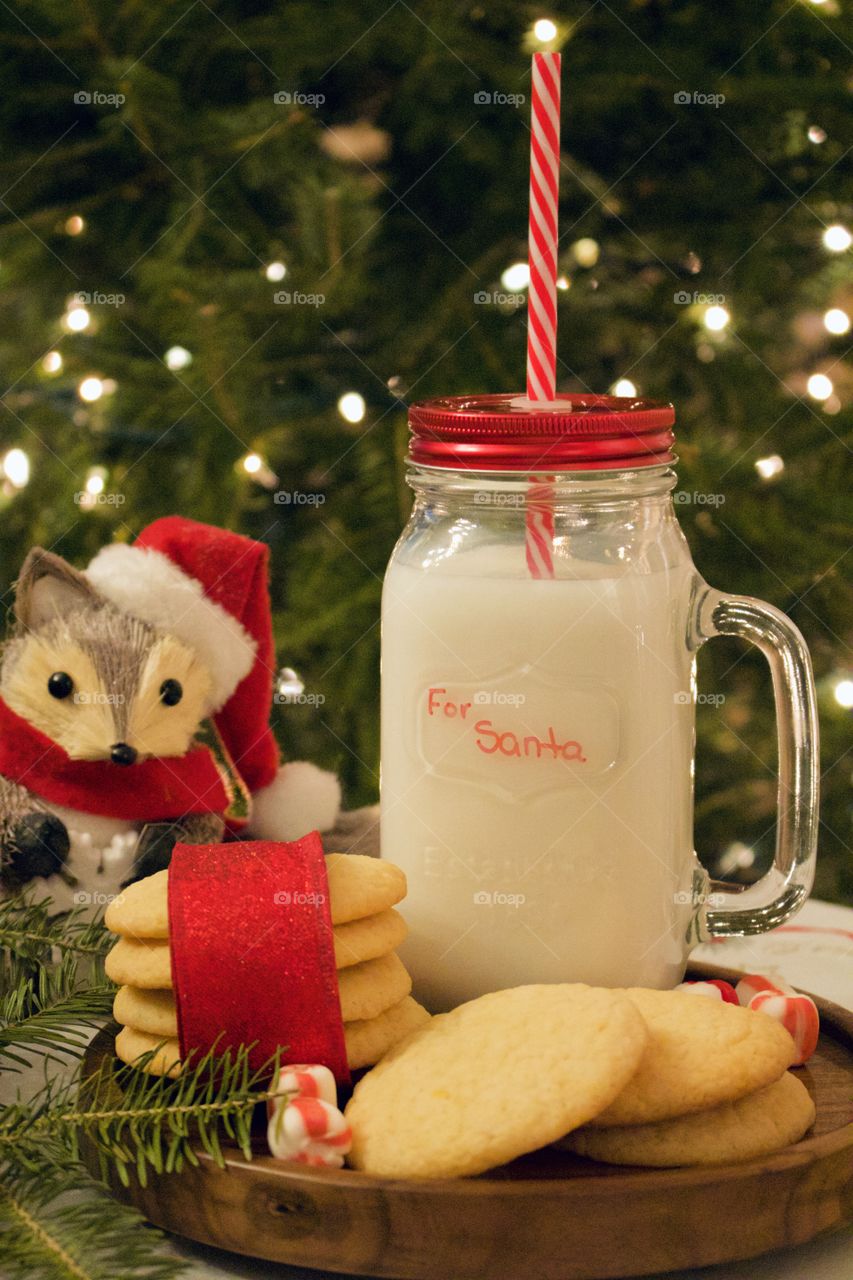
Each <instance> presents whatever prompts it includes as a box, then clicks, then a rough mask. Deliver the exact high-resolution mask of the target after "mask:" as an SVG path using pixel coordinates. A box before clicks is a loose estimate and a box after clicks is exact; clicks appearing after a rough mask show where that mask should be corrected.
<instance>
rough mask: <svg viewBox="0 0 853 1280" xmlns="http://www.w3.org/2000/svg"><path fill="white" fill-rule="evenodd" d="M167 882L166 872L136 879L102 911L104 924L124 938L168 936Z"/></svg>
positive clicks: (167, 874)
mask: <svg viewBox="0 0 853 1280" xmlns="http://www.w3.org/2000/svg"><path fill="white" fill-rule="evenodd" d="M168 885H169V872H168V871H156V872H155V873H154V875H153V876H146V877H145V879H144V880H135V881H134V883H133V884H129V885H128V886H127V887H126V888H125V889H122V891H121V893H120V894H118V895H117V897H115V898H113V900H112V902H111V903H110V905H109V906H108V907H107V909H106V912H105V913H104V924H105V925H106V927H107V928H108V929H109V930H110V932H111V933H120V934H121V935H122V937H125V938H168V936H169V898H168Z"/></svg>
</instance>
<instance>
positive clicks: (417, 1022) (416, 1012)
mask: <svg viewBox="0 0 853 1280" xmlns="http://www.w3.org/2000/svg"><path fill="white" fill-rule="evenodd" d="M130 990H132V989H131V988H128V987H123V988H122V991H125V992H126V991H130ZM135 994H136V995H139V996H145V997H148V996H158V995H164V996H171V992H169V991H165V992H158V991H142V992H137V993H135ZM119 995H121V992H119ZM128 999H129V997H127V996H125V997H124V1000H125V1003H124V1004H123V1005H122V1009H123V1011H127V1012H130V1010H131V1006H130V1005H129V1004H127V1003H126V1002H127V1000H128ZM116 1001H117V1002H118V996H117V997H116ZM137 1007H138V1006H137ZM150 1012H151V1010H150V1008H147V1009H146V1013H145V1015H143V1016H148V1015H149V1014H150ZM135 1016H136V1015H135ZM172 1016H174V1015H172ZM119 1020H120V1019H119ZM141 1020H142V1019H141V1017H140V1018H139V1021H141ZM149 1021H153V1018H149ZM165 1021H166V1019H165V1018H164V1020H163V1022H162V1023H161V1025H165ZM425 1022H429V1014H428V1013H427V1011H426V1009H424V1008H423V1006H422V1005H419V1004H418V1002H417V1001H416V1000H413V999H412V998H411V996H406V998H405V1000H401V1001H400V1003H399V1004H395V1005H392V1006H391V1008H390V1009H386V1010H385V1012H384V1013H380V1014H378V1015H377V1017H375V1018H367V1019H365V1020H364V1021H361V1022H345V1023H344V1041H345V1043H346V1050H347V1060H348V1062H349V1065H350V1068H351V1070H353V1071H357V1070H358V1069H359V1068H360V1067H370V1066H373V1064H374V1062H378V1061H379V1059H380V1058H381V1057H382V1056H383V1054H385V1053H387V1052H388V1050H389V1049H390V1048H392V1046H393V1045H395V1044H397V1043H398V1042H399V1041H400V1040H402V1039H403V1037H404V1036H407V1035H409V1033H410V1032H412V1031H414V1030H415V1029H416V1028H417V1027H420V1026H423V1024H424V1023H425ZM169 1025H173V1024H172V1023H171V1022H170V1023H169ZM164 1039H165V1040H166V1043H165V1045H164V1046H163V1052H162V1053H161V1054H157V1055H156V1056H155V1057H154V1058H153V1059H152V1060H151V1062H150V1063H149V1064H148V1066H147V1067H146V1068H145V1070H147V1071H148V1073H149V1075H165V1068H166V1067H167V1066H168V1067H169V1068H170V1072H169V1074H170V1075H179V1074H180V1071H181V1067H182V1063H181V1062H180V1058H179V1055H180V1049H179V1046H178V1040H177V1035H176V1033H175V1034H172V1035H168V1034H166V1033H164V1032H163V1031H151V1030H150V1029H148V1028H146V1027H141V1026H137V1025H130V1026H125V1027H123V1028H122V1030H121V1031H120V1032H119V1034H118V1036H117V1037H116V1053H117V1054H118V1056H119V1057H120V1058H121V1059H122V1060H123V1061H124V1062H132V1061H133V1060H134V1059H135V1058H137V1057H138V1056H139V1055H140V1054H141V1053H147V1052H148V1051H149V1050H151V1049H156V1048H157V1046H158V1045H159V1044H161V1043H162V1042H163V1040H164ZM119 1041H121V1044H119Z"/></svg>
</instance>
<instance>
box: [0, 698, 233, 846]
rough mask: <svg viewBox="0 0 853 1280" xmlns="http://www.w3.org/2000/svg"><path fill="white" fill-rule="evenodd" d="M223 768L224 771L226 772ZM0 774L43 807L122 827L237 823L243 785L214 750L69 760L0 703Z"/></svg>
mask: <svg viewBox="0 0 853 1280" xmlns="http://www.w3.org/2000/svg"><path fill="white" fill-rule="evenodd" d="M229 766H230V767H229ZM0 774H2V775H3V776H4V777H6V778H9V779H10V780H11V781H12V782H17V783H20V785H21V786H22V787H26V788H27V790H28V791H32V792H34V794H35V795H37V796H39V797H40V798H41V799H42V800H46V801H47V802H48V804H57V805H65V806H66V807H67V808H69V809H76V810H78V811H79V812H82V813H94V814H97V815H98V816H99V817H103V818H122V819H124V820H125V821H127V822H140V823H142V822H161V821H165V820H166V819H174V818H182V817H184V816H185V815H187V814H190V813H219V814H222V815H223V816H224V817H226V818H228V819H229V820H232V819H233V820H236V823H239V822H240V820H241V819H242V820H243V821H245V819H246V817H247V813H246V789H245V784H244V783H243V781H242V779H241V778H240V776H239V774H238V773H237V771H236V769H235V768H234V766H233V764H232V763H231V761H230V760H228V759H227V757H225V756H224V753H223V751H222V749H221V747H220V750H219V751H218V752H214V751H213V750H211V748H210V747H207V746H201V745H196V746H194V747H192V748H191V750H189V751H188V752H187V753H186V755H183V756H170V757H169V758H168V759H165V760H161V759H156V758H155V757H151V758H149V759H147V760H140V761H138V762H137V763H136V764H131V765H121V764H113V763H112V761H111V760H72V759H71V758H70V756H69V755H68V753H67V752H66V751H65V750H64V749H63V748H62V747H60V746H58V745H57V743H55V742H52V741H51V740H50V738H48V737H47V736H46V735H45V734H43V733H42V732H41V730H39V729H36V728H34V726H33V725H31V724H29V722H28V721H26V720H24V719H22V717H21V716H19V715H17V714H16V713H15V712H14V711H12V710H11V708H10V707H8V706H7V705H6V703H5V702H4V701H3V700H2V698H0Z"/></svg>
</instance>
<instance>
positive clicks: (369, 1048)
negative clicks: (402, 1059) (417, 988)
mask: <svg viewBox="0 0 853 1280" xmlns="http://www.w3.org/2000/svg"><path fill="white" fill-rule="evenodd" d="M425 1022H429V1014H428V1013H427V1011H426V1009H425V1008H424V1007H423V1005H421V1004H418V1002H417V1000H413V999H412V997H411V996H406V998H405V1000H401V1001H400V1003H399V1004H394V1005H392V1006H391V1008H390V1009H386V1010H385V1012H384V1013H380V1014H377V1016H376V1017H375V1018H365V1019H363V1020H362V1021H360V1022H345V1023H344V1040H345V1041H346V1047H347V1061H348V1062H349V1065H350V1070H351V1071H357V1070H358V1069H359V1068H360V1067H372V1066H373V1064H374V1063H375V1062H378V1061H379V1060H380V1058H382V1057H384V1055H385V1054H386V1053H387V1052H388V1050H389V1049H390V1048H392V1046H393V1045H395V1044H397V1043H398V1041H400V1040H402V1039H403V1037H404V1036H407V1035H409V1034H410V1032H412V1031H415V1030H416V1029H417V1028H418V1027H421V1026H423V1024H424V1023H425Z"/></svg>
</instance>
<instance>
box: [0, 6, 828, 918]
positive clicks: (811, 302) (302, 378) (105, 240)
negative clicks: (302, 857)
mask: <svg viewBox="0 0 853 1280" xmlns="http://www.w3.org/2000/svg"><path fill="white" fill-rule="evenodd" d="M709 18H710V20H709ZM0 32H2V44H0V50H2V54H0V56H2V69H3V77H4V85H5V92H4V94H3V100H2V104H0V135H2V140H3V144H4V145H3V148H2V156H3V159H2V161H0V178H2V192H3V195H2V205H0V226H2V232H1V233H0V236H1V237H2V239H1V240H0V264H2V265H0V307H2V327H0V355H2V361H3V369H4V381H5V392H4V396H3V401H2V403H3V408H4V411H5V412H4V414H3V418H2V423H1V424H0V431H2V436H0V452H2V465H3V474H4V482H3V483H4V489H3V498H2V502H3V521H2V525H0V548H2V555H3V560H2V578H3V582H4V584H8V583H10V582H11V581H12V580H13V578H14V577H15V574H16V572H17V569H18V567H19V565H20V563H21V560H22V559H23V556H24V554H25V551H26V549H27V548H28V547H29V546H30V545H31V544H33V543H40V544H42V545H43V546H47V547H51V548H55V549H56V550H58V551H60V552H61V553H62V554H63V555H65V556H66V557H68V558H69V559H71V560H73V561H75V562H77V563H81V564H82V563H85V562H86V561H87V560H88V559H89V557H90V556H91V555H92V554H93V553H94V552H95V551H96V550H97V549H98V547H99V546H101V545H102V544H103V543H104V542H106V541H108V540H110V539H113V538H120V539H125V538H129V537H131V536H132V535H133V534H134V533H135V532H136V531H137V530H138V529H139V528H140V527H142V526H143V525H144V524H145V523H147V522H148V521H150V520H152V519H154V518H156V517H157V516H160V515H163V514H166V513H168V512H172V511H179V512H181V513H183V514H186V515H190V516H193V517H195V518H197V519H200V520H208V521H213V522H220V523H224V524H227V525H228V526H230V527H233V528H235V529H238V530H240V531H242V532H245V533H247V534H250V535H252V536H254V537H258V538H261V539H264V540H266V541H267V542H269V544H270V546H271V548H272V552H273V573H274V581H273V593H274V601H275V606H276V614H275V624H276V633H277V643H278V650H279V656H280V659H281V661H282V662H283V663H286V664H287V665H288V666H292V667H294V668H295V669H296V671H298V672H299V674H300V676H301V678H302V679H303V680H304V682H305V686H306V695H305V696H303V697H302V698H301V700H299V699H297V700H296V701H292V702H291V703H289V704H288V703H284V704H282V705H280V706H279V707H278V708H277V711H276V716H277V722H276V728H277V730H278V731H279V733H280V736H281V740H282V744H283V747H284V749H285V751H286V752H287V754H289V755H299V756H303V757H309V758H313V759H316V760H317V761H318V762H319V763H322V764H325V765H327V766H332V767H335V768H337V769H338V770H339V771H340V773H341V776H342V779H343V782H344V787H345V792H346V798H347V803H348V804H349V805H351V806H352V805H356V804H360V803H365V802H368V801H371V800H374V799H375V798H376V794H377V776H378V684H379V666H378V657H379V629H378V616H379V596H380V588H381V578H382V574H383V571H384V566H385V563H386V561H387V558H388V555H389V553H390V550H391V548H392V546H393V544H394V541H395V539H396V537H397V535H398V533H399V530H400V528H401V527H402V525H403V523H404V521H405V519H406V516H407V512H408V508H409V494H408V490H407V488H406V485H405V480H404V452H405V439H406V426H405V420H406V404H407V403H408V402H410V401H411V400H412V399H413V398H421V397H424V396H427V395H430V394H438V393H460V392H471V391H477V390H489V391H496V390H513V389H519V388H521V386H522V383H523V375H524V353H525V320H526V310H525V283H526V274H525V268H524V260H525V257H526V217H527V211H526V197H527V166H528V129H527V111H528V106H529V104H528V102H527V101H526V99H527V97H528V94H529V68H530V59H529V54H530V51H531V50H532V49H534V48H560V49H562V51H563V54H564V112H563V164H562V176H561V215H560V225H561V262H560V266H561V271H562V273H563V274H562V279H561V290H562V291H561V294H560V310H561V319H560V337H559V356H560V361H559V376H558V384H559V387H560V389H561V391H564V392H572V391H578V390H582V389H590V390H593V391H607V390H608V389H611V388H614V387H615V388H617V389H618V390H619V391H620V392H622V393H625V394H632V393H633V390H634V389H636V390H638V391H639V392H640V393H642V394H646V395H651V396H656V397H659V398H664V399H672V400H673V401H674V402H675V404H676V408H677V414H678V425H677V431H678V439H679V453H680V463H679V488H678V498H679V503H680V505H679V508H678V513H679V518H680V520H681V522H682V525H683V527H684V529H685V531H686V534H687V536H688V538H689V540H690V543H691V546H692V550H693V553H694V558H695V560H696V564H697V566H698V569H699V571H700V572H701V573H702V575H703V576H704V577H705V578H706V579H707V580H708V581H709V582H710V583H711V584H712V585H714V586H718V587H721V588H724V589H726V590H731V591H734V592H739V593H743V594H751V595H756V596H759V597H762V598H764V599H766V600H769V601H771V602H772V603H774V604H776V605H777V606H779V607H780V608H782V609H784V610H785V611H786V612H787V613H788V614H789V615H790V616H791V617H792V618H793V620H794V621H795V622H796V623H797V625H798V626H799V627H800V628H801V630H802V631H803V632H804V634H805V636H806V638H807V640H808V642H809V645H810V648H811V651H812V655H813V658H814V663H815V669H816V676H817V679H818V687H819V695H820V710H821V719H822V732H823V747H822V751H823V754H822V771H823V783H822V787H823V809H822V815H823V825H822V835H821V856H820V859H819V871H818V884H817V891H818V892H819V893H820V894H821V895H822V896H824V897H831V898H842V897H844V896H847V897H849V896H850V895H851V893H853V876H851V872H850V869H849V868H850V863H849V860H848V861H847V862H846V863H845V854H846V852H847V849H848V846H849V843H850V799H849V764H848V763H847V762H846V760H845V751H846V750H847V746H848V736H847V735H848V724H849V722H848V715H849V707H850V705H851V703H853V676H852V675H851V672H850V657H849V649H848V648H847V646H846V644H845V636H848V635H849V628H850V618H851V612H850V586H849V573H845V570H846V569H847V568H848V566H849V560H845V557H846V556H847V555H848V553H849V550H850V547H851V541H853V539H851V511H850V499H849V480H847V481H845V473H846V474H847V475H848V476H849V460H850V445H851V430H850V428H851V395H853V379H851V374H850V366H849V364H848V363H847V355H848V351H849V330H850V319H849V315H848V313H853V277H851V250H850V245H851V235H850V232H849V231H848V229H847V227H848V225H850V226H853V205H851V201H850V193H849V176H848V175H849V165H848V160H847V155H848V149H847V146H846V142H845V121H846V118H847V112H848V110H849V83H848V65H847V53H848V50H849V46H850V45H851V43H853V22H852V21H851V18H850V15H849V12H843V11H842V8H841V5H840V4H839V3H838V2H837V0H826V2H825V3H821V4H818V3H813V4H810V3H805V2H802V3H796V4H794V5H789V4H787V3H782V2H781V0H779V3H772V4H769V5H760V6H756V5H752V4H749V3H746V2H745V0H741V2H740V3H736V2H734V3H732V2H730V3H723V4H720V5H717V6H715V7H714V9H713V13H712V15H711V13H710V11H709V9H708V7H707V6H703V5H701V4H699V3H695V2H692V3H691V2H690V0H671V2H667V0H633V2H632V3H628V4H614V5H610V4H599V5H592V6H590V5H588V4H586V3H584V4H579V3H574V2H571V3H569V2H566V3H559V4H554V5H552V6H550V8H549V11H548V12H547V13H543V12H539V11H537V10H535V9H534V8H532V7H531V6H528V5H518V4H517V3H510V2H509V0H492V3H489V4H482V5H481V4H477V3H473V4H471V5H466V6H460V5H456V4H449V3H446V2H445V3H442V2H441V0H426V2H425V3H422V4H419V5H416V6H415V5H411V6H410V5H408V4H406V3H404V2H403V0H397V2H396V3H393V4H391V5H390V6H389V7H386V6H385V5H384V4H368V3H365V2H364V0H349V3H347V4H343V5H340V4H339V5H335V6H323V7H322V8H319V9H318V7H317V6H316V5H309V4H302V3H295V2H293V0H288V2H285V0H248V2H247V0H243V2H242V3H236V0H231V2H225V3H211V4H207V3H204V2H202V3H197V4H194V5H191V6H187V5H186V4H185V3H184V0H149V3H147V4H146V5H144V6H141V5H139V4H138V3H136V2H135V0H110V2H107V0H86V2H85V3H81V4H80V5H65V6H63V5H56V4H53V3H50V2H49V0H24V2H23V3H21V4H19V5H17V6H15V7H14V9H13V8H11V7H3V8H2V10H0ZM7 599H8V597H7ZM699 687H700V693H701V694H703V695H704V700H700V705H699V709H698V711H699V743H698V770H697V847H698V849H699V850H700V852H701V854H702V857H703V859H704V860H705V862H706V865H707V866H708V867H709V869H710V870H711V871H712V873H715V874H718V875H727V876H729V877H735V878H737V877H740V878H741V879H745V880H750V879H753V878H755V877H756V876H757V875H758V874H760V872H761V871H762V870H763V869H764V868H765V867H766V866H767V865H768V863H769V861H770V858H771V856H772V843H773V836H774V814H775V804H776V797H775V790H776V782H775V730H774V723H773V703H772V693H771V689H770V681H769V676H768V673H767V669H766V666H765V664H764V661H763V659H762V658H761V656H760V654H758V653H757V652H756V651H754V650H752V651H751V650H748V649H747V648H745V647H743V646H741V645H736V644H735V643H734V642H729V641H717V642H716V643H715V644H714V645H712V646H708V648H707V649H706V650H704V651H703V652H702V654H701V656H700V661H699Z"/></svg>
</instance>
